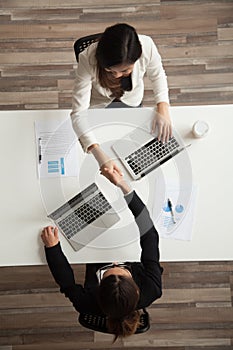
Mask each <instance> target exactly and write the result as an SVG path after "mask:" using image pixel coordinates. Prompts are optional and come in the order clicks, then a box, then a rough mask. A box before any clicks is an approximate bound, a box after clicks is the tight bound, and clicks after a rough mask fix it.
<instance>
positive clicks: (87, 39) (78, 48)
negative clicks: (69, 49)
mask: <svg viewBox="0 0 233 350" xmlns="http://www.w3.org/2000/svg"><path fill="white" fill-rule="evenodd" d="M101 34H102V33H97V34H92V35H87V36H84V37H82V38H80V39H77V40H76V41H75V43H74V52H75V56H76V60H77V62H78V56H79V54H80V52H82V51H83V50H85V49H86V48H87V47H88V46H89V45H91V44H92V43H95V42H96V41H98V40H99V38H100V36H101Z"/></svg>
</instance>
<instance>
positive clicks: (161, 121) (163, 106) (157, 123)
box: [151, 102, 172, 143]
mask: <svg viewBox="0 0 233 350" xmlns="http://www.w3.org/2000/svg"><path fill="white" fill-rule="evenodd" d="M156 127H157V128H158V140H159V141H162V142H163V143H164V142H168V141H169V139H170V138H171V137H172V124H171V118H170V114H169V105H168V104H167V103H166V102H160V103H158V104H157V110H156V113H155V116H154V119H153V121H152V128H151V131H152V133H154V132H155V129H156Z"/></svg>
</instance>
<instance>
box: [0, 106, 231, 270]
mask: <svg viewBox="0 0 233 350" xmlns="http://www.w3.org/2000/svg"><path fill="white" fill-rule="evenodd" d="M69 112H70V111H69V110H49V111H7V112H0V118H1V131H0V133H1V137H0V143H1V151H2V155H1V159H2V171H1V185H2V186H1V187H2V190H1V204H0V210H1V224H0V225H1V230H0V235H1V245H0V265H1V266H10V265H34V264H43V263H45V258H44V252H43V245H42V243H41V240H40V231H41V228H42V227H43V226H46V225H48V224H51V222H50V221H49V220H48V219H47V213H48V212H49V210H50V209H51V208H52V207H53V206H54V205H55V202H56V201H57V200H60V199H59V198H57V188H59V191H61V192H62V193H63V196H65V198H66V197H69V196H70V195H71V194H73V193H75V192H77V190H78V186H77V184H78V183H79V184H80V179H82V181H84V178H85V181H87V182H88V183H89V182H91V181H92V180H93V179H94V180H95V181H96V182H97V183H99V185H100V186H101V187H102V188H103V189H104V190H105V191H107V192H108V193H109V196H110V199H113V200H114V201H115V202H116V203H117V205H118V209H119V210H120V216H121V221H120V222H119V224H117V226H116V227H114V230H113V231H112V233H111V235H112V236H111V235H109V232H108V231H107V233H106V234H105V236H103V237H102V240H101V241H100V242H98V241H97V242H95V243H94V244H91V246H90V247H85V248H84V249H82V250H80V251H79V252H74V251H73V249H72V248H71V246H70V245H69V243H67V241H66V240H65V239H64V238H63V237H62V235H60V236H61V243H62V246H63V250H64V251H65V254H66V255H67V257H68V259H69V261H70V262H72V263H83V262H88V261H93V262H94V261H105V262H106V261H122V260H137V259H138V258H139V256H140V249H139V244H138V236H137V233H136V234H135V235H132V230H135V227H134V225H135V224H134V222H133V219H132V217H131V216H130V213H129V212H128V209H127V208H126V206H125V204H124V199H123V198H122V196H121V195H120V193H119V191H118V190H117V189H115V188H114V187H113V186H112V185H111V184H109V183H107V181H106V180H105V179H103V178H102V177H101V176H99V175H98V167H97V164H96V162H95V161H94V160H93V159H92V156H91V155H84V154H83V153H82V151H81V148H80V158H79V160H78V161H79V162H80V164H81V169H80V174H79V179H77V178H63V179H44V180H43V181H42V180H41V181H39V180H38V178H37V170H36V167H37V164H36V147H35V131H34V121H35V120H44V119H47V118H54V119H60V120H65V119H67V118H68V117H69ZM91 113H95V111H92V112H91ZM96 113H97V115H98V113H100V110H96ZM137 113H138V112H137ZM137 113H136V114H137ZM171 115H172V118H173V123H174V127H175V128H176V130H177V131H178V132H179V133H180V135H181V136H182V138H183V140H184V143H185V144H188V143H190V142H191V143H192V147H190V148H189V150H188V154H189V159H190V162H191V167H192V172H193V179H194V183H195V184H196V185H197V187H198V197H197V205H196V210H195V220H194V227H193V235H192V240H191V241H180V240H173V239H161V240H160V251H161V260H162V261H187V260H189V261H190V260H232V259H233V249H232V247H233V234H232V223H231V222H232V220H231V216H232V215H231V208H232V198H233V185H232V178H233V164H232V157H231V156H230V151H231V150H232V149H233V138H232V135H231V134H232V130H233V118H232V116H233V105H223V106H195V107H191V106H188V107H171ZM101 116H102V117H101V118H103V119H102V122H103V123H102V127H101V130H100V129H98V128H97V129H96V130H95V132H96V134H97V135H98V136H99V137H101V138H102V140H101V141H102V142H103V145H104V147H106V149H108V147H109V144H111V143H112V140H114V139H117V138H119V137H120V136H121V135H122V136H123V135H124V134H125V133H126V132H128V131H129V130H131V129H132V127H133V125H135V124H137V122H138V120H137V116H136V117H135V109H132V110H131V111H130V112H129V110H102V112H101ZM126 118H127V123H126ZM116 120H117V124H116V122H115V121H116ZM197 120H204V121H206V122H208V124H209V125H210V132H209V134H208V135H207V136H206V137H205V138H203V139H195V138H194V137H193V136H192V133H191V129H192V125H193V124H194V122H195V121H197ZM93 123H94V124H95V121H94V120H93ZM94 124H93V125H94ZM113 126H114V127H113ZM85 169H88V172H86V170H85ZM169 171H170V170H169V167H166V166H165V167H160V169H159V170H155V171H154V172H153V173H151V174H150V175H149V176H146V177H145V178H143V179H141V180H140V181H137V182H132V183H131V184H132V187H133V188H135V189H136V190H137V192H138V193H139V195H140V196H141V197H142V199H143V200H144V202H147V203H148V206H149V210H150V208H151V203H150V200H151V197H150V194H151V192H152V189H153V186H154V182H155V181H154V180H155V178H156V177H158V178H159V177H160V176H161V175H162V176H165V177H166V176H169ZM58 197H59V196H58ZM112 239H113V240H114V243H112ZM110 242H111V248H109V247H108V244H110Z"/></svg>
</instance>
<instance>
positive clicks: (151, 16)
mask: <svg viewBox="0 0 233 350" xmlns="http://www.w3.org/2000/svg"><path fill="white" fill-rule="evenodd" d="M116 22H128V23H129V24H131V25H133V26H134V27H135V28H136V29H137V31H138V32H139V33H142V34H148V35H150V36H151V37H152V38H153V39H154V41H155V42H156V44H157V45H158V48H159V51H160V53H161V55H162V58H163V63H164V67H165V69H166V73H167V75H168V82H169V88H170V100H171V104H173V105H200V104H224V103H232V102H233V85H232V82H233V1H232V0H203V1H202V0H179V1H175V0H168V1H163V0H149V1H148V0H131V1H125V0H108V1H106V0H66V1H61V0H53V1H48V0H40V1H35V0H20V1H18V0H1V1H0V48H1V50H0V110H5V109H7V110H9V109H57V108H71V94H72V87H73V81H74V67H75V66H76V62H75V57H74V53H73V43H74V41H75V40H76V39H77V38H79V37H81V36H83V35H87V34H93V33H96V32H101V31H103V30H104V29H105V28H106V27H107V26H109V25H112V24H114V23H116ZM144 105H145V106H150V105H153V95H152V91H151V87H150V84H149V83H148V82H147V81H146V90H145V97H144Z"/></svg>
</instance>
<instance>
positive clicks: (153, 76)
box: [146, 37, 169, 104]
mask: <svg viewBox="0 0 233 350" xmlns="http://www.w3.org/2000/svg"><path fill="white" fill-rule="evenodd" d="M147 40H148V41H149V42H148V44H149V47H150V49H149V50H147V55H148V56H147V59H148V62H147V67H146V74H147V76H148V78H149V79H150V81H151V83H152V89H153V92H154V97H155V103H156V104H158V103H159V102H167V103H168V104H169V95H168V85H167V76H166V73H165V71H164V69H163V65H162V61H161V56H160V54H159V52H158V50H157V47H156V46H155V44H154V42H153V40H152V39H151V38H150V37H147Z"/></svg>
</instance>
